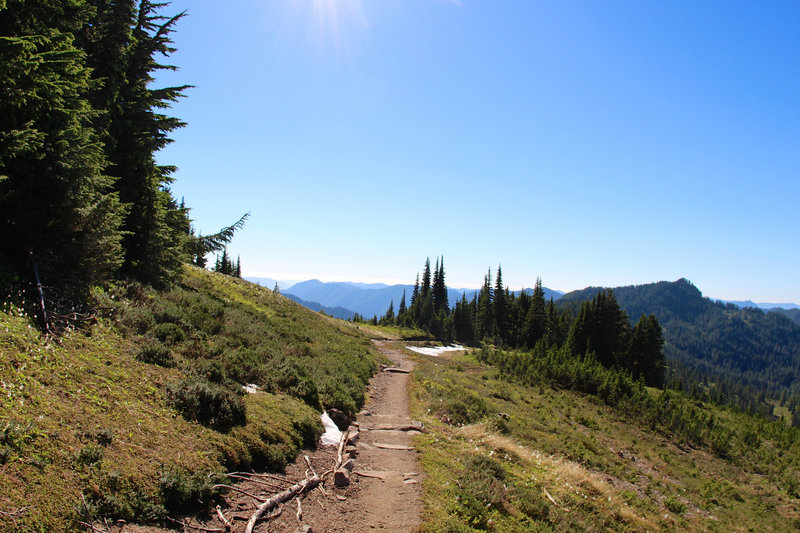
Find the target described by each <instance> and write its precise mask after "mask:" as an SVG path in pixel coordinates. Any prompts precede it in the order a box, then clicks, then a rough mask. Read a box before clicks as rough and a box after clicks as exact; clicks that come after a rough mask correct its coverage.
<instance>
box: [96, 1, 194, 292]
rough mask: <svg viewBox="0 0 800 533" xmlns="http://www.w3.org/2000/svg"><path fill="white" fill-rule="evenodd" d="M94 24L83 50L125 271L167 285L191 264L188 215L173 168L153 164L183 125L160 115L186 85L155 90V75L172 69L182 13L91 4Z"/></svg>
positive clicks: (142, 4) (151, 6)
mask: <svg viewBox="0 0 800 533" xmlns="http://www.w3.org/2000/svg"><path fill="white" fill-rule="evenodd" d="M92 3H93V4H94V5H95V7H96V10H97V11H96V17H95V20H96V25H94V26H92V28H91V29H90V30H89V31H87V32H85V36H84V47H85V48H86V49H87V50H89V51H90V54H89V64H90V66H92V67H93V68H94V69H95V76H96V79H97V81H98V85H99V86H100V87H101V88H100V89H99V90H97V91H95V92H94V93H93V99H94V102H93V103H94V105H95V107H97V108H99V109H104V110H105V111H106V115H105V116H104V117H103V119H102V121H101V123H102V124H103V125H104V127H105V128H104V132H105V135H104V137H103V141H104V147H105V152H106V155H107V157H108V159H109V161H110V162H111V165H110V166H109V169H108V171H109V173H110V174H111V175H113V176H114V177H116V178H117V180H116V183H115V187H116V190H117V191H119V196H120V199H121V200H122V202H124V203H126V204H129V205H130V206H131V209H130V210H129V212H128V215H127V217H126V218H125V221H124V225H123V229H124V230H125V238H124V241H123V246H124V250H125V260H124V263H123V267H122V268H123V271H124V272H125V273H126V274H127V275H130V276H132V277H134V278H136V279H139V280H141V281H144V282H147V283H152V284H154V285H163V284H166V283H169V282H170V281H171V280H173V279H175V278H176V276H177V275H178V274H179V272H180V265H181V264H182V263H184V262H186V261H188V260H189V258H190V252H189V247H190V243H191V237H190V235H189V234H188V233H187V232H186V231H185V229H186V222H187V220H188V211H186V210H184V211H183V212H176V207H177V205H176V202H175V201H174V198H173V197H172V193H171V192H170V190H169V184H170V183H171V182H172V177H171V175H172V173H173V172H174V170H175V168H174V167H173V166H170V165H159V164H157V163H156V160H155V154H156V152H158V151H159V150H160V149H162V148H163V147H165V146H166V145H167V144H169V143H171V142H172V139H170V138H169V134H170V133H171V132H172V131H174V130H175V129H177V128H180V127H183V126H184V125H185V124H184V123H183V122H182V121H180V120H178V119H176V118H174V117H170V116H167V115H165V114H163V113H161V112H160V110H162V109H167V108H169V107H170V105H171V104H172V103H173V102H175V101H176V100H177V99H178V98H180V97H181V96H183V93H184V92H185V91H186V89H188V88H189V86H188V85H184V86H179V87H166V88H157V89H155V88H151V87H150V85H151V83H152V82H153V81H154V75H155V73H156V72H158V71H160V70H175V67H173V66H170V65H164V64H161V63H159V60H158V58H159V57H167V56H169V55H170V54H171V53H172V52H174V51H175V49H174V48H173V47H172V41H171V39H170V34H171V33H172V31H173V30H174V27H175V25H176V23H177V22H178V21H179V20H180V19H181V18H182V17H183V15H184V14H183V13H180V14H177V15H175V16H172V17H164V16H162V15H160V14H159V10H160V9H162V8H163V7H165V6H167V5H168V4H167V3H155V2H150V1H149V0H139V2H138V3H135V2H133V1H132V0H122V1H115V2H108V1H103V0H92Z"/></svg>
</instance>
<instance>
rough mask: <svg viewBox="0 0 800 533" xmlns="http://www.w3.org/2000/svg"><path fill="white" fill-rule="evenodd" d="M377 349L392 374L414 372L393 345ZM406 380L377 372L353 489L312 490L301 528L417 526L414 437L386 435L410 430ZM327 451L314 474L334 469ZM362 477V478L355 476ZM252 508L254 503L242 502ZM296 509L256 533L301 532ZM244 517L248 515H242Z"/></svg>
mask: <svg viewBox="0 0 800 533" xmlns="http://www.w3.org/2000/svg"><path fill="white" fill-rule="evenodd" d="M372 342H373V343H374V344H375V346H376V347H377V348H378V350H380V352H381V353H383V354H384V355H385V356H386V357H388V358H389V359H390V360H391V361H392V365H393V367H395V368H400V369H403V370H408V371H410V370H412V369H413V361H411V359H409V358H408V357H407V356H406V355H405V354H404V353H403V352H402V350H396V349H394V348H392V346H391V341H384V340H373V341H372ZM408 380H409V375H408V374H407V373H402V372H378V373H377V374H376V375H375V376H374V377H373V378H372V380H371V381H370V388H369V400H368V401H367V405H366V406H365V408H364V410H362V411H361V413H359V415H358V419H357V420H356V423H357V424H358V425H359V427H360V430H361V434H360V438H359V440H358V444H357V445H356V451H357V454H356V456H355V463H356V466H355V469H354V474H353V475H352V478H351V484H350V485H349V486H348V487H346V488H336V487H334V486H333V483H332V482H329V483H327V484H326V491H325V493H323V492H322V491H320V490H315V491H313V492H312V493H310V494H309V495H307V496H306V497H305V498H304V499H303V500H302V510H303V513H302V524H303V525H306V526H311V528H312V530H313V531H314V532H347V533H362V532H367V531H386V532H396V533H401V532H402V533H408V532H413V531H415V530H416V529H417V528H418V527H419V525H420V521H421V513H422V504H421V503H420V495H421V492H422V490H421V486H420V481H421V473H420V467H419V462H418V460H417V452H416V451H414V450H413V449H410V448H411V436H412V435H413V434H414V432H413V431H399V430H393V429H386V428H387V427H397V426H409V425H411V424H412V420H411V419H410V418H409V410H408ZM333 456H334V452H333V450H332V448H331V447H328V448H320V449H319V450H317V451H315V452H314V453H313V454H311V455H310V456H309V457H310V458H311V462H312V464H313V465H314V468H315V469H316V471H317V472H318V473H321V472H323V471H325V470H327V469H328V468H330V465H331V464H332V463H333ZM304 472H305V463H304V461H303V460H302V458H300V461H298V462H296V463H295V464H294V465H292V466H291V467H290V468H289V469H288V470H287V473H286V477H288V478H290V479H301V478H303V476H304ZM357 472H361V473H363V474H365V475H359V474H358V473H357ZM245 503H247V504H248V506H249V508H252V507H253V504H252V500H251V501H250V502H245ZM296 510H297V507H296V504H295V503H294V502H291V503H289V504H286V506H285V508H284V511H283V513H282V514H281V516H279V517H278V518H276V519H274V520H270V521H268V522H263V523H261V524H260V525H259V526H258V527H256V531H257V532H258V531H261V532H265V531H270V532H277V533H294V532H296V531H302V527H301V525H300V521H298V520H297V517H296V515H295V513H296ZM245 514H246V513H245Z"/></svg>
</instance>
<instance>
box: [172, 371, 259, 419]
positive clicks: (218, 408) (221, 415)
mask: <svg viewBox="0 0 800 533" xmlns="http://www.w3.org/2000/svg"><path fill="white" fill-rule="evenodd" d="M167 401H168V402H169V403H170V405H172V406H173V407H175V409H177V410H178V411H179V412H180V413H181V414H182V415H183V417H184V418H186V419H187V420H196V421H197V422H200V423H201V424H203V425H205V426H209V427H212V428H214V429H217V430H220V431H226V430H228V429H230V428H232V427H233V426H239V425H244V423H245V422H246V415H245V406H244V400H243V399H242V397H241V395H239V394H237V393H235V392H233V391H231V390H230V389H228V388H227V387H224V386H222V385H218V384H216V383H210V382H208V381H206V380H204V379H202V378H197V377H192V378H187V379H184V380H183V381H180V382H178V383H173V384H170V385H168V386H167Z"/></svg>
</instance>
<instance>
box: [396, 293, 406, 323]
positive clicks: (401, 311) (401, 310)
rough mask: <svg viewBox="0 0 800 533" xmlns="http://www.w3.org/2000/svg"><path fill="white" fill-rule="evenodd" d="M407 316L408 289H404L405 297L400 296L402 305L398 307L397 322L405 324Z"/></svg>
mask: <svg viewBox="0 0 800 533" xmlns="http://www.w3.org/2000/svg"><path fill="white" fill-rule="evenodd" d="M405 318H406V290H405V289H403V297H402V298H400V305H399V306H398V307H397V322H398V323H399V324H400V325H404V322H405Z"/></svg>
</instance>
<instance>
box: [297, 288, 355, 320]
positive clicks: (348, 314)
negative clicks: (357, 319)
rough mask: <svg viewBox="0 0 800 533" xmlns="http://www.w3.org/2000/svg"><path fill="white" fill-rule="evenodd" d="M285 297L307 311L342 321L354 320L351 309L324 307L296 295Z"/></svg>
mask: <svg viewBox="0 0 800 533" xmlns="http://www.w3.org/2000/svg"><path fill="white" fill-rule="evenodd" d="M283 295H284V296H286V297H287V298H289V299H290V300H292V301H293V302H296V303H299V304H300V305H302V306H303V307H305V308H306V309H311V310H312V311H316V312H318V313H319V312H320V311H321V312H323V313H325V314H326V315H329V316H332V317H333V318H340V319H342V320H352V318H353V316H354V315H355V313H353V311H351V310H349V309H345V308H344V307H328V306H326V305H322V304H320V303H317V302H309V301H308V300H303V299H302V298H300V297H298V296H295V295H294V294H289V293H283Z"/></svg>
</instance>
